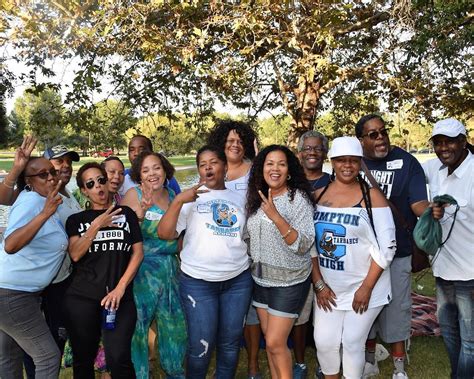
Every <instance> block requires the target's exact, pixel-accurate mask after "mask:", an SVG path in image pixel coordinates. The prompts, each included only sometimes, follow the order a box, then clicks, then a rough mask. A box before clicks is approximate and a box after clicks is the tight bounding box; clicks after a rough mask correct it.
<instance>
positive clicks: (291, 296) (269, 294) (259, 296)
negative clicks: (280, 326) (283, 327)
mask: <svg viewBox="0 0 474 379" xmlns="http://www.w3.org/2000/svg"><path fill="white" fill-rule="evenodd" d="M310 285H311V275H310V276H309V277H308V278H307V279H306V280H305V281H304V282H302V283H298V284H295V285H294V286H289V287H262V286H259V285H258V284H256V283H255V284H254V290H253V301H252V304H253V305H254V306H255V307H256V308H264V309H266V310H267V312H268V313H270V314H272V315H274V316H280V317H288V318H298V316H299V313H300V312H301V309H302V308H303V305H304V303H305V301H306V298H307V297H308V292H309V288H310Z"/></svg>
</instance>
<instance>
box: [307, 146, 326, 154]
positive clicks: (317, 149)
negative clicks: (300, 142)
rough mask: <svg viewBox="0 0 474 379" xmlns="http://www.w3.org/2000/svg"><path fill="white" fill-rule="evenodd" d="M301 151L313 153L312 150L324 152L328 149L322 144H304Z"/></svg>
mask: <svg viewBox="0 0 474 379" xmlns="http://www.w3.org/2000/svg"><path fill="white" fill-rule="evenodd" d="M301 151H303V152H305V153H311V152H312V151H314V152H315V153H322V152H323V151H326V149H325V148H324V147H322V146H303V147H302V149H301Z"/></svg>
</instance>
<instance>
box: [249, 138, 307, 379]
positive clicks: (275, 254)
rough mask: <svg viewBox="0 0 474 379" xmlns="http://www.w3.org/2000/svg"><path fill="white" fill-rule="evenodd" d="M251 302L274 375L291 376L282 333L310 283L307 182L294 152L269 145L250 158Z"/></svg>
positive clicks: (287, 329) (288, 327)
mask: <svg viewBox="0 0 474 379" xmlns="http://www.w3.org/2000/svg"><path fill="white" fill-rule="evenodd" d="M247 216H248V222H247V228H248V234H249V237H250V241H249V246H250V255H251V257H252V265H251V268H252V277H253V279H254V281H255V286H254V295H253V305H254V306H255V307H256V308H257V313H258V317H259V318H260V324H261V326H262V331H263V334H264V335H265V340H266V345H267V348H266V350H267V356H268V362H269V366H270V371H271V375H272V377H274V378H277V377H278V378H291V377H292V361H291V353H290V351H289V349H288V346H287V339H288V336H289V334H290V332H291V328H292V327H293V324H294V322H295V320H296V318H298V316H299V312H300V311H301V309H302V307H303V305H304V302H305V300H306V297H307V296H308V291H309V288H310V285H311V256H310V248H311V246H312V245H313V242H314V225H313V204H312V200H311V188H310V185H309V183H308V181H307V180H306V177H305V174H304V171H303V168H302V167H301V165H300V163H299V161H298V159H297V158H296V156H295V155H294V154H293V153H292V152H291V151H290V150H289V149H288V148H287V147H285V146H279V145H271V146H268V147H266V148H265V149H263V150H262V151H261V152H260V153H259V154H258V155H257V157H256V158H255V160H254V162H253V167H252V170H251V172H250V178H249V188H248V193H247Z"/></svg>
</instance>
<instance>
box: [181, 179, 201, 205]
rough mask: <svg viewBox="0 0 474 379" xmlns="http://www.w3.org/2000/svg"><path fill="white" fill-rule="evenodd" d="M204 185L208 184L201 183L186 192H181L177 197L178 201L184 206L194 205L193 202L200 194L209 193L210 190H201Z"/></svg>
mask: <svg viewBox="0 0 474 379" xmlns="http://www.w3.org/2000/svg"><path fill="white" fill-rule="evenodd" d="M204 184H206V182H205V181H200V182H199V183H198V184H196V185H195V186H192V187H191V188H189V189H187V190H186V191H183V192H181V193H180V194H179V195H178V196H176V199H178V200H179V201H181V202H182V203H183V204H185V203H192V202H193V201H196V199H197V198H198V197H199V195H200V194H202V193H206V192H209V190H208V189H201V190H200V189H199V187H202V186H203V185H204Z"/></svg>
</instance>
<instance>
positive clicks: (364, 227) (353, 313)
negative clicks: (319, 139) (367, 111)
mask: <svg viewBox="0 0 474 379" xmlns="http://www.w3.org/2000/svg"><path fill="white" fill-rule="evenodd" d="M328 155H329V157H330V158H331V164H332V167H333V170H334V175H335V177H334V180H333V181H331V182H330V183H329V184H328V185H327V186H326V187H325V188H323V189H320V190H318V191H316V193H315V196H316V198H317V207H316V211H315V213H314V227H315V230H316V250H317V252H318V258H319V259H318V260H317V261H316V262H317V263H318V264H317V265H316V267H315V268H314V270H313V280H314V283H313V286H314V290H315V292H316V300H317V305H318V306H317V307H314V325H315V329H314V339H315V342H316V349H317V353H318V361H319V362H320V365H321V369H322V371H323V373H324V377H325V378H329V379H334V378H339V370H340V367H341V355H340V349H341V344H342V352H343V353H342V366H343V371H344V372H343V374H344V377H345V378H348V379H351V378H361V377H362V373H363V369H364V363H365V356H364V350H365V341H366V339H367V336H368V334H369V331H370V328H371V326H372V324H373V322H374V320H375V318H376V317H377V315H378V314H379V313H380V311H381V310H382V308H383V306H384V305H385V304H387V303H388V302H389V301H390V298H391V286H390V271H389V270H386V269H387V268H388V267H389V266H390V262H391V261H392V259H393V256H394V255H395V251H396V241H395V225H394V222H393V218H392V214H391V211H390V208H389V207H388V204H387V201H386V199H385V197H384V196H383V195H382V193H381V192H380V191H378V190H376V189H369V187H368V185H367V183H366V182H365V180H364V179H363V178H362V177H361V175H360V169H361V159H362V147H361V145H360V142H359V140H358V139H357V138H355V137H340V138H336V139H335V140H334V141H333V144H332V147H331V150H330V151H329V154H328Z"/></svg>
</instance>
